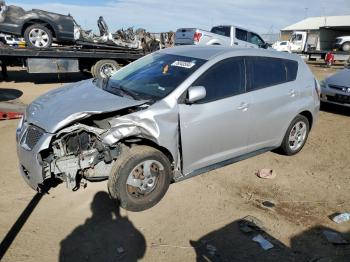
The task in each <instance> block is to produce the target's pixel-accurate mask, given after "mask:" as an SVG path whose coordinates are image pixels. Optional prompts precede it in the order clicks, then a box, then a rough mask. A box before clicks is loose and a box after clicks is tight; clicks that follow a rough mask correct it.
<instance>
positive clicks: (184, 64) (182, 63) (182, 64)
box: [171, 61, 196, 69]
mask: <svg viewBox="0 0 350 262" xmlns="http://www.w3.org/2000/svg"><path fill="white" fill-rule="evenodd" d="M171 65H172V66H177V67H183V68H188V69H190V68H192V67H194V66H195V65H196V64H195V63H193V62H185V61H175V62H174V63H172V64H171Z"/></svg>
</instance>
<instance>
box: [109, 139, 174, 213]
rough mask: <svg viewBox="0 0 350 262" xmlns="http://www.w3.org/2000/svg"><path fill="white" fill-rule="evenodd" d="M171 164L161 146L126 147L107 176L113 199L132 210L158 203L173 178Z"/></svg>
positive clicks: (143, 208)
mask: <svg viewBox="0 0 350 262" xmlns="http://www.w3.org/2000/svg"><path fill="white" fill-rule="evenodd" d="M171 172H172V171H171V164H170V161H169V159H168V158H167V157H166V156H165V155H164V154H163V153H162V152H160V151H159V150H157V149H155V148H153V147H149V146H139V145H135V146H133V147H131V148H127V147H124V148H123V152H122V154H121V155H120V157H119V159H117V161H116V162H115V164H114V166H113V168H112V170H111V173H110V176H109V180H108V191H109V194H110V196H111V198H112V199H114V200H116V201H118V202H119V204H120V206H121V207H123V208H124V209H127V210H130V211H143V210H146V209H148V208H151V207H153V206H154V205H156V204H157V203H158V202H159V201H160V200H161V199H162V198H163V196H164V195H165V193H166V191H167V190H168V188H169V185H170V181H171Z"/></svg>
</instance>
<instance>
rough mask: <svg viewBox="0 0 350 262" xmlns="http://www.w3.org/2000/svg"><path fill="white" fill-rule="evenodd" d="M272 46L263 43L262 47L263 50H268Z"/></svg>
mask: <svg viewBox="0 0 350 262" xmlns="http://www.w3.org/2000/svg"><path fill="white" fill-rule="evenodd" d="M271 46H272V45H270V44H268V43H263V44H261V45H260V47H261V48H264V49H268V48H269V47H271Z"/></svg>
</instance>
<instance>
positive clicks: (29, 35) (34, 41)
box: [24, 24, 53, 48]
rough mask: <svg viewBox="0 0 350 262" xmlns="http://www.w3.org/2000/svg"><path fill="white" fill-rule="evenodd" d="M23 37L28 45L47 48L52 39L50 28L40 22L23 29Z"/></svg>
mask: <svg viewBox="0 0 350 262" xmlns="http://www.w3.org/2000/svg"><path fill="white" fill-rule="evenodd" d="M24 39H25V41H26V43H27V45H28V47H34V48H48V47H50V46H51V44H52V41H53V37H52V32H51V31H50V29H48V28H47V27H45V26H43V25H40V24H34V25H31V26H29V27H27V28H26V30H25V31H24Z"/></svg>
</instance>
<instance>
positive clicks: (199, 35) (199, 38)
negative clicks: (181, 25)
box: [193, 32, 202, 42]
mask: <svg viewBox="0 0 350 262" xmlns="http://www.w3.org/2000/svg"><path fill="white" fill-rule="evenodd" d="M201 37H202V33H199V32H195V33H194V36H193V40H194V41H195V42H199V40H201Z"/></svg>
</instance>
